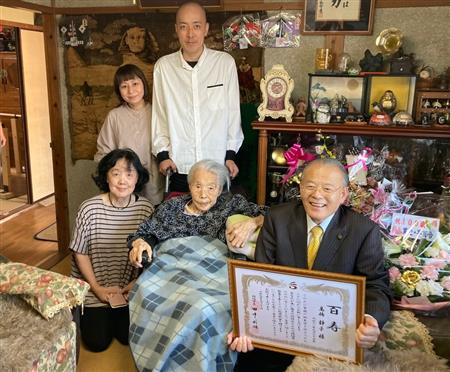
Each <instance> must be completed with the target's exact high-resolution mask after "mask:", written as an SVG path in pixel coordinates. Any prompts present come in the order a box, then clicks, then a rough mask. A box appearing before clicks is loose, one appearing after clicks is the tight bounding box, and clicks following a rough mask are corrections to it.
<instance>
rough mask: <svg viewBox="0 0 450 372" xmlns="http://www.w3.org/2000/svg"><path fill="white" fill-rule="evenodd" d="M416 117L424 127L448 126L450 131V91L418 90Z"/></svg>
mask: <svg viewBox="0 0 450 372" xmlns="http://www.w3.org/2000/svg"><path fill="white" fill-rule="evenodd" d="M415 102H416V103H415V110H414V117H415V120H416V122H417V123H422V124H423V125H447V126H448V127H449V129H450V91H448V90H447V91H445V90H430V89H427V90H417V91H416V99H415Z"/></svg>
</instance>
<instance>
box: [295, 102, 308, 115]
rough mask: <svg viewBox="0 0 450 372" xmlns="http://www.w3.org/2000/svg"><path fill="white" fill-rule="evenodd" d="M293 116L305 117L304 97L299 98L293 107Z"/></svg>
mask: <svg viewBox="0 0 450 372" xmlns="http://www.w3.org/2000/svg"><path fill="white" fill-rule="evenodd" d="M295 116H296V117H300V118H302V117H305V116H306V100H305V97H300V98H299V99H298V102H297V104H296V105H295Z"/></svg>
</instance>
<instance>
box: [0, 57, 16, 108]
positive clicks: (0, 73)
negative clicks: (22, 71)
mask: <svg viewBox="0 0 450 372" xmlns="http://www.w3.org/2000/svg"><path fill="white" fill-rule="evenodd" d="M0 77H1V85H0V92H1V93H0V112H3V113H8V114H20V113H21V108H20V90H19V87H20V83H19V81H20V80H19V69H18V67H17V57H16V53H15V52H0Z"/></svg>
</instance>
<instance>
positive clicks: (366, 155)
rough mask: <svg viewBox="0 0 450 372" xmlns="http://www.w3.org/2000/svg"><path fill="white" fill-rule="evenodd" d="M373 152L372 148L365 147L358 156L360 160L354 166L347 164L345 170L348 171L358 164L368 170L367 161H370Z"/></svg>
mask: <svg viewBox="0 0 450 372" xmlns="http://www.w3.org/2000/svg"><path fill="white" fill-rule="evenodd" d="M372 152H373V150H372V149H371V148H370V147H364V148H363V149H362V150H361V153H360V154H359V155H358V160H357V161H355V162H354V163H352V164H347V165H346V166H345V169H348V168H350V167H353V166H355V165H356V164H359V163H362V165H363V169H364V170H367V160H368V159H369V156H370V155H372Z"/></svg>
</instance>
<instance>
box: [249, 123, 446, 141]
mask: <svg viewBox="0 0 450 372" xmlns="http://www.w3.org/2000/svg"><path fill="white" fill-rule="evenodd" d="M252 127H253V129H257V130H259V131H261V130H265V131H270V132H304V133H317V132H318V131H319V130H320V131H321V132H322V133H327V134H348V135H361V136H378V137H409V138H430V139H437V138H446V139H447V138H448V139H450V125H447V126H445V125H443V126H440V127H435V126H433V127H430V126H408V127H398V126H374V125H368V124H357V123H355V124H316V123H308V122H304V121H293V122H292V123H286V122H283V121H276V120H273V121H267V120H266V121H264V122H258V121H254V122H253V123H252Z"/></svg>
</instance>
